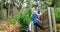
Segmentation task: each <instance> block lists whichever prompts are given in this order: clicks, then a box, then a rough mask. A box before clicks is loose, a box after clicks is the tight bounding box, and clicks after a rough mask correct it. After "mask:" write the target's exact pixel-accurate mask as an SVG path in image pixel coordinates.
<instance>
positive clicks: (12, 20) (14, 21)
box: [8, 16, 17, 24]
mask: <svg viewBox="0 0 60 32" xmlns="http://www.w3.org/2000/svg"><path fill="white" fill-rule="evenodd" d="M8 21H9V22H10V23H11V24H16V22H17V20H15V19H13V17H12V16H8Z"/></svg>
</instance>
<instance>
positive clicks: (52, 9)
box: [51, 7, 57, 32]
mask: <svg viewBox="0 0 60 32" xmlns="http://www.w3.org/2000/svg"><path fill="white" fill-rule="evenodd" d="M51 12H52V18H53V26H54V27H53V28H54V32H57V31H56V21H55V15H54V8H53V7H51Z"/></svg>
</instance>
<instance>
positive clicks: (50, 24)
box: [48, 7, 53, 32]
mask: <svg viewBox="0 0 60 32" xmlns="http://www.w3.org/2000/svg"><path fill="white" fill-rule="evenodd" d="M48 16H49V26H50V32H53V30H52V22H51V13H50V7H48Z"/></svg>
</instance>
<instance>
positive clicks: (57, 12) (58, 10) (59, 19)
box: [55, 8, 60, 23]
mask: <svg viewBox="0 0 60 32" xmlns="http://www.w3.org/2000/svg"><path fill="white" fill-rule="evenodd" d="M55 17H56V23H60V8H55Z"/></svg>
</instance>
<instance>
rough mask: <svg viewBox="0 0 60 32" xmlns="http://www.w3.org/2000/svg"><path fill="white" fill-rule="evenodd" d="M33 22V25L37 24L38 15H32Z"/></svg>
mask: <svg viewBox="0 0 60 32" xmlns="http://www.w3.org/2000/svg"><path fill="white" fill-rule="evenodd" d="M32 21H33V23H36V22H37V14H32Z"/></svg>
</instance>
